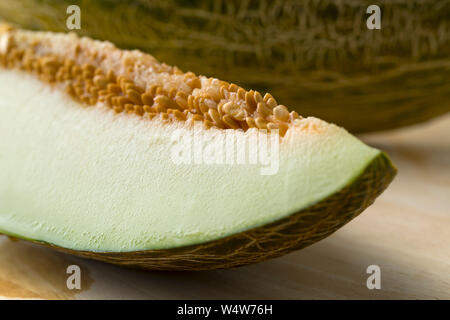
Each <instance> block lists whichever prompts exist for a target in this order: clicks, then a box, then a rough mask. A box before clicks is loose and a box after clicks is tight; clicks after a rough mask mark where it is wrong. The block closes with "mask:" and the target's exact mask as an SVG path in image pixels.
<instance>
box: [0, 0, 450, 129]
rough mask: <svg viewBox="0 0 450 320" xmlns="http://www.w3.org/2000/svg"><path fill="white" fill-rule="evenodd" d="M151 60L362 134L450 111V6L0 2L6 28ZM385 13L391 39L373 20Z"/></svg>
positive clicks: (411, 0)
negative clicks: (70, 31)
mask: <svg viewBox="0 0 450 320" xmlns="http://www.w3.org/2000/svg"><path fill="white" fill-rule="evenodd" d="M71 4H76V5H79V6H80V8H81V29H80V30H75V32H77V33H78V34H80V35H87V36H90V37H93V38H96V39H102V40H109V41H111V42H113V43H115V44H116V45H118V46H119V47H122V48H129V49H135V48H138V49H141V50H143V51H146V52H149V53H151V54H152V55H154V56H155V57H156V58H158V59H159V60H160V61H162V62H165V63H167V64H171V65H177V66H178V67H180V68H181V69H182V70H183V71H193V72H194V73H197V74H202V75H206V76H214V77H217V78H220V79H223V80H227V81H230V82H234V83H237V84H239V85H240V86H242V87H244V88H246V89H257V90H258V91H261V92H270V93H272V95H273V96H274V97H275V98H276V99H277V101H278V102H279V103H282V104H285V105H287V106H288V107H289V108H292V109H295V110H297V111H298V112H299V114H301V115H303V116H310V115H313V116H317V117H319V118H322V119H325V120H327V121H329V122H333V123H337V124H339V125H341V126H343V127H345V128H347V129H348V130H349V131H351V132H354V133H359V132H369V131H378V130H384V129H391V128H397V127H401V126H405V125H409V124H414V123H418V122H422V121H425V120H428V119H430V118H433V117H435V116H437V115H440V114H443V113H446V112H448V111H450V1H449V0H395V1H392V0H380V1H376V3H375V2H374V1H371V0H369V1H365V0H340V1H335V0H297V1H296V0H274V1H269V0H123V1H114V0H94V1H93V0H14V1H11V0H0V19H4V20H6V21H10V22H13V23H16V24H18V25H20V26H22V27H24V28H28V29H42V30H51V31H67V27H66V19H67V17H68V15H67V14H66V8H67V6H69V5H71ZM371 4H376V5H378V6H379V7H380V9H381V13H382V14H381V29H380V30H376V29H374V30H370V29H368V28H367V25H366V22H367V19H368V18H369V16H370V14H368V13H366V11H367V8H368V7H369V6H370V5H371Z"/></svg>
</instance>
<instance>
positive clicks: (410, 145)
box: [0, 115, 450, 299]
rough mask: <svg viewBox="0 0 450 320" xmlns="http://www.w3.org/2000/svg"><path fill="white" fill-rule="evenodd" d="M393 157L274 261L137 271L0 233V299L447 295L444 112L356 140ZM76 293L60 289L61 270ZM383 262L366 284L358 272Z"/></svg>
mask: <svg viewBox="0 0 450 320" xmlns="http://www.w3.org/2000/svg"><path fill="white" fill-rule="evenodd" d="M361 138H362V139H363V140H364V141H366V142H367V143H369V144H371V145H374V146H376V147H378V148H381V149H383V150H385V151H387V153H388V154H389V155H390V156H391V157H392V159H393V161H394V163H395V164H396V165H397V167H398V169H399V173H398V176H397V178H396V179H395V180H394V182H393V183H392V185H391V186H390V187H389V188H388V189H387V190H386V192H385V193H384V194H383V195H382V196H381V197H380V198H378V200H377V201H376V202H375V204H374V205H373V206H371V207H370V208H369V209H367V210H366V211H365V212H364V213H363V214H362V215H361V216H359V217H358V218H356V219H355V220H353V221H352V222H350V223H349V224H347V225H346V226H345V227H344V228H342V229H340V230H339V231H338V232H336V233H335V234H334V235H332V236H331V237H329V238H327V239H325V240H323V241H321V242H319V243H317V244H314V245H312V246H310V247H308V248H306V249H304V250H301V251H298V252H295V253H292V254H290V255H287V256H285V257H282V258H278V259H275V260H272V261H268V262H264V263H260V264H257V265H251V266H247V267H242V268H238V269H231V270H216V271H208V272H143V271H135V270H128V269H122V268H119V267H116V266H112V265H107V264H104V263H100V262H96V261H89V260H83V259H79V258H75V257H71V256H68V255H65V254H61V253H57V252H54V251H52V250H50V249H46V248H41V247H38V246H35V245H32V244H28V243H25V242H23V241H19V242H12V241H10V240H8V239H7V238H6V237H3V238H0V296H3V297H5V298H40V299H42V298H43V299H71V298H79V299H80V298H81V299H98V298H104V299H214V298H218V299H305V298H308V299H322V298H337V299H345V298H363V299H371V298H375V299H391V298H399V299H417V298H419V299H444V298H446V299H449V298H450V115H447V116H445V117H441V118H440V119H437V120H435V121H432V122H429V123H426V124H423V125H419V126H415V127H410V128H407V129H402V130H397V131H391V132H386V133H382V134H371V135H366V136H363V137H361ZM70 264H78V265H79V266H80V267H81V269H82V277H83V283H82V290H80V291H77V290H75V291H70V290H68V289H67V288H66V277H67V275H66V273H65V272H66V269H65V268H66V267H67V266H68V265H70ZM372 264H375V265H379V266H380V268H381V286H382V287H381V290H368V289H367V287H366V279H367V277H368V276H369V275H368V274H366V268H367V267H368V266H369V265H372Z"/></svg>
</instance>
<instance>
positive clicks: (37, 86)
mask: <svg viewBox="0 0 450 320" xmlns="http://www.w3.org/2000/svg"><path fill="white" fill-rule="evenodd" d="M0 63H1V66H0V114H1V115H2V116H1V117H0V137H1V138H0V232H1V233H4V234H6V235H9V236H12V237H17V238H21V239H25V240H29V241H33V242H36V243H39V244H42V245H46V246H51V247H53V248H55V249H58V250H62V251H65V252H69V253H72V254H75V255H79V256H84V257H88V258H93V259H97V260H103V261H106V262H110V263H115V264H120V265H125V266H131V267H138V268H144V269H159V270H205V269H214V268H227V267H235V266H240V265H245V264H249V263H255V262H259V261H263V260H266V259H269V258H274V257H277V256H281V255H283V254H286V253H289V252H291V251H293V250H296V249H300V248H302V247H305V246H307V245H309V244H312V243H314V242H316V241H318V240H320V239H322V238H324V237H326V236H328V235H330V234H331V233H333V232H334V231H336V230H337V229H338V228H340V227H341V226H343V225H344V224H345V223H347V222H349V221H350V220H351V219H353V218H354V217H355V216H357V215H358V214H359V213H360V212H362V211H363V210H364V209H365V208H366V207H367V206H369V205H370V204H371V203H372V202H373V201H374V199H375V198H376V197H377V196H378V195H379V194H380V193H381V192H382V191H383V190H384V189H385V188H386V187H387V186H388V184H389V183H390V182H391V181H392V179H393V177H394V175H395V172H396V169H395V167H394V166H393V165H392V163H391V162H390V160H389V159H388V157H387V156H386V155H385V154H384V153H383V152H381V151H379V150H377V149H374V148H371V147H369V146H367V145H365V144H364V143H362V142H361V141H359V140H358V139H357V138H355V137H353V136H352V135H350V134H349V133H348V132H347V131H346V130H344V129H342V128H340V127H337V126H335V125H333V124H328V123H326V122H324V121H322V120H319V119H316V118H312V117H310V118H302V117H301V116H298V115H297V114H296V113H295V112H291V113H289V112H288V110H287V108H286V107H284V106H280V105H278V104H277V103H276V100H275V98H274V97H272V96H271V95H270V94H266V95H264V96H263V95H261V94H260V93H258V92H256V91H246V90H244V89H242V88H239V87H237V86H235V85H233V84H229V83H226V82H224V81H220V80H217V79H213V78H206V77H203V76H196V75H194V74H193V73H183V72H181V71H180V70H179V69H177V68H176V67H170V66H167V65H164V64H161V63H159V62H157V61H156V60H155V59H154V58H153V57H151V56H150V55H147V54H143V53H141V52H139V51H124V50H119V49H117V48H115V47H114V46H113V45H112V44H110V43H107V42H99V41H94V40H91V39H88V38H81V39H80V38H78V37H76V36H75V35H73V34H53V33H41V32H30V31H23V30H17V29H14V28H12V27H10V26H5V25H3V26H0ZM331 103H332V102H331Z"/></svg>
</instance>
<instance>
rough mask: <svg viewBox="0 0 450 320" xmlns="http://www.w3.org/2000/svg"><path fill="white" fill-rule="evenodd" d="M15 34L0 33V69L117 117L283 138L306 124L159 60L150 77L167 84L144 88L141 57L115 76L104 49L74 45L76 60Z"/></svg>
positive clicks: (268, 98)
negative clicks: (137, 73) (138, 72)
mask: <svg viewBox="0 0 450 320" xmlns="http://www.w3.org/2000/svg"><path fill="white" fill-rule="evenodd" d="M15 32H16V30H13V29H5V28H3V29H1V30H0V66H1V67H4V68H11V69H12V68H16V69H21V70H25V71H27V72H30V73H33V74H35V75H37V76H38V77H39V78H40V79H42V80H43V81H45V82H48V83H50V84H52V85H59V86H61V87H62V88H63V90H64V92H66V93H67V94H68V95H69V96H71V97H72V98H74V99H76V100H78V101H79V102H81V103H82V104H84V105H86V106H94V105H97V104H98V103H101V104H104V105H106V106H107V107H109V108H111V109H113V110H114V112H116V113H118V114H119V113H127V114H135V115H137V116H139V117H143V118H145V119H150V120H151V119H154V118H155V117H157V116H158V118H159V119H161V120H163V121H189V122H197V121H200V122H202V123H203V124H204V125H205V127H206V128H212V127H216V128H219V129H242V130H244V131H246V130H249V129H252V128H258V129H269V130H273V129H278V130H279V133H280V136H284V135H285V134H286V132H287V131H288V129H289V127H290V126H294V124H295V123H297V124H298V123H299V121H300V120H301V119H302V118H301V117H300V116H299V115H298V113H297V112H295V111H292V112H289V110H288V109H287V108H286V107H285V106H284V105H278V103H277V101H276V100H275V98H274V97H273V96H272V95H271V94H270V93H265V94H264V96H262V95H261V93H259V92H258V91H254V90H250V91H247V90H245V89H244V88H241V87H239V86H237V85H236V84H233V83H227V82H225V81H221V80H218V79H213V78H205V77H198V76H196V75H195V74H194V73H192V72H187V73H184V74H183V72H182V71H181V70H179V69H178V68H176V67H169V66H167V65H164V64H159V63H158V62H157V61H156V60H155V61H154V62H152V68H151V70H152V71H151V72H154V73H155V74H158V73H164V74H165V75H164V76H165V77H168V78H167V79H168V81H167V83H166V82H161V81H159V82H158V81H156V80H155V79H156V78H155V79H153V78H152V77H150V78H149V79H144V80H145V81H147V84H146V85H145V86H143V83H139V84H137V83H135V82H134V81H133V80H131V79H135V77H133V72H134V70H135V64H138V63H139V58H138V57H135V56H132V55H131V54H129V53H128V52H127V53H126V54H125V55H124V58H122V59H123V60H122V65H123V66H124V67H125V68H124V71H123V72H124V73H123V74H116V72H115V71H114V70H108V69H105V66H104V64H102V63H101V61H102V59H104V58H105V56H106V55H107V54H108V52H103V51H101V49H97V50H95V49H93V50H90V49H89V50H87V49H85V48H84V47H82V45H81V44H76V45H75V46H74V50H73V52H74V54H75V58H74V57H73V56H69V55H67V56H60V55H58V54H56V53H49V52H48V50H47V51H43V50H38V49H39V48H40V47H43V46H45V44H44V43H42V44H41V43H40V42H39V41H40V40H39V39H32V40H30V39H28V40H27V38H24V39H22V38H20V39H21V41H17V40H16V39H15ZM17 32H20V31H17ZM29 37H31V36H29ZM43 52H46V53H45V54H44V53H43ZM153 60H154V59H153ZM153 60H152V61H153ZM80 61H89V63H88V62H85V63H80ZM94 61H95V62H94ZM177 81H178V82H177ZM177 83H178V84H177ZM163 84H164V85H163Z"/></svg>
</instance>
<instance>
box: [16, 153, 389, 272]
mask: <svg viewBox="0 0 450 320" xmlns="http://www.w3.org/2000/svg"><path fill="white" fill-rule="evenodd" d="M396 173H397V169H396V168H395V166H394V165H393V164H392V162H391V161H390V159H389V158H388V157H387V155H386V154H385V153H380V154H379V155H378V156H377V157H376V158H374V159H373V160H372V162H371V163H370V164H369V165H368V166H367V167H366V168H365V170H364V171H363V172H362V173H361V175H360V176H359V177H358V178H357V179H356V180H355V181H352V182H350V183H349V184H348V185H347V186H345V187H344V188H343V189H341V190H340V191H338V192H337V193H335V194H333V195H332V196H330V197H328V198H326V199H325V200H323V201H320V202H318V203H316V204H314V205H312V206H310V207H309V208H307V209H305V210H301V211H299V212H296V213H293V214H292V215H290V216H288V217H286V218H283V219H280V220H278V221H275V222H273V223H270V224H267V225H264V226H261V227H257V228H253V229H250V230H247V231H244V232H240V233H237V234H233V235H230V236H227V237H225V238H222V239H218V240H214V241H211V242H207V243H203V244H196V245H190V246H183V247H178V248H172V249H163V250H142V251H134V252H92V251H82V250H71V249H67V248H62V247H59V246H56V245H54V244H51V243H46V242H42V241H36V240H33V239H25V240H27V241H30V242H33V243H36V244H39V245H42V246H46V247H50V248H52V249H56V250H58V251H61V252H64V253H69V254H72V255H76V256H80V257H84V258H89V259H94V260H99V261H103V262H107V263H111V264H115V265H119V266H123V267H128V268H135V269H143V270H162V271H201V270H213V269H225V268H234V267H240V266H244V265H248V264H253V263H258V262H262V261H266V260H268V259H273V258H277V257H280V256H283V255H285V254H288V253H290V252H292V251H295V250H299V249H302V248H304V247H307V246H309V245H311V244H313V243H315V242H317V241H319V240H321V239H324V238H326V237H328V236H329V235H331V234H332V233H334V232H335V231H337V230H338V229H339V228H341V227H342V226H344V225H345V224H346V223H348V222H350V221H351V220H352V219H354V218H355V217H357V216H358V215H359V214H360V213H361V212H362V211H364V209H366V208H367V207H368V206H370V205H371V204H372V203H373V202H374V201H375V199H376V198H377V197H378V196H379V195H380V194H381V193H382V192H383V191H384V190H385V189H386V188H387V187H388V185H389V184H390V183H391V182H392V180H393V179H394V177H395V175H396ZM10 236H11V235H10ZM13 238H20V236H17V235H14V236H13Z"/></svg>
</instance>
